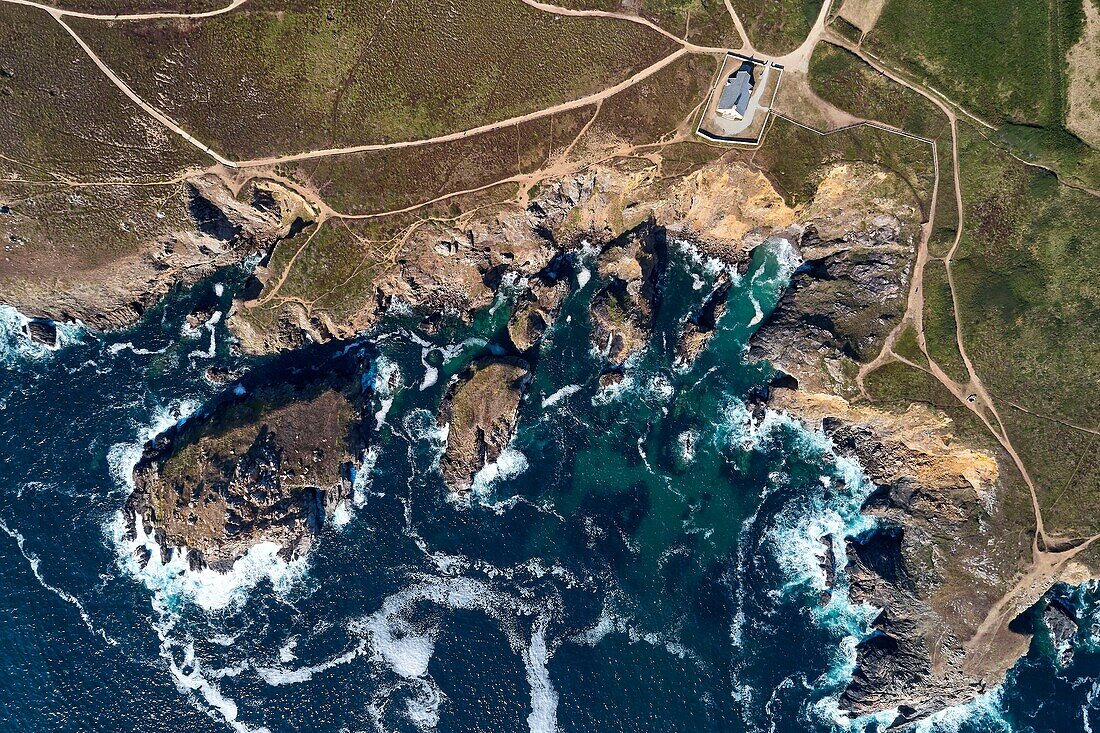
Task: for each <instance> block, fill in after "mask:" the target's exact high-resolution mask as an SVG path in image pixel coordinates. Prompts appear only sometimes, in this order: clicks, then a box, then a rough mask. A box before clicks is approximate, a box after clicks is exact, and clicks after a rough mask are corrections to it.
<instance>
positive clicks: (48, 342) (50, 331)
mask: <svg viewBox="0 0 1100 733" xmlns="http://www.w3.org/2000/svg"><path fill="white" fill-rule="evenodd" d="M27 336H28V338H30V340H31V341H36V342H38V343H40V344H43V345H45V346H48V347H50V348H51V349H52V348H55V347H56V346H57V326H55V325H54V323H53V322H52V321H47V320H45V319H42V318H32V319H31V320H30V322H29V323H27Z"/></svg>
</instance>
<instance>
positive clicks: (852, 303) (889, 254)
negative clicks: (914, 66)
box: [749, 164, 921, 394]
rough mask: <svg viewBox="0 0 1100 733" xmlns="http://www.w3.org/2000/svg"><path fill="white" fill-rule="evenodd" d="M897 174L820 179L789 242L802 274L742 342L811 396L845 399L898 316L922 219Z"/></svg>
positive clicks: (853, 170)
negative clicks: (833, 394) (826, 394)
mask: <svg viewBox="0 0 1100 733" xmlns="http://www.w3.org/2000/svg"><path fill="white" fill-rule="evenodd" d="M903 187H904V184H903V182H902V181H901V180H900V179H899V178H898V177H897V176H895V175H893V174H890V173H887V172H885V171H883V170H880V169H877V168H874V167H872V166H867V165H862V164H861V165H852V164H842V165H837V166H833V167H831V168H829V169H828V170H826V171H825V172H824V173H823V175H822V180H821V182H820V183H819V185H818V188H817V191H816V193H815V195H814V198H813V200H812V201H811V202H810V204H809V205H808V206H807V207H806V209H805V210H804V211H801V212H799V221H800V222H802V230H801V234H800V235H798V236H797V237H796V238H793V239H791V241H792V242H794V243H795V244H796V245H797V248H798V250H799V253H800V255H801V258H802V261H803V265H802V266H801V267H800V268H799V269H798V270H796V271H795V273H794V274H793V275H792V277H791V285H790V287H789V288H788V289H787V290H786V291H785V292H784V294H783V296H782V298H781V299H780V301H779V303H778V304H777V305H776V307H775V309H774V310H773V311H772V313H771V314H770V315H769V316H768V317H767V318H766V319H765V320H764V322H763V324H761V326H760V328H759V329H758V330H757V331H756V333H755V334H753V337H752V339H751V340H750V342H749V355H750V356H751V357H753V358H757V359H768V360H769V361H771V363H772V364H773V365H774V366H776V367H778V368H779V369H781V370H783V371H784V372H785V373H787V374H789V375H790V376H792V377H794V378H795V379H797V380H798V383H799V384H800V385H802V386H803V387H804V388H805V389H808V390H810V391H812V392H833V391H836V392H837V393H839V394H846V393H849V392H850V390H851V388H852V381H853V379H854V375H855V372H856V371H857V370H858V365H859V363H861V362H863V361H869V360H870V359H871V358H873V357H874V356H875V355H876V354H877V351H878V349H879V348H881V345H882V343H883V341H884V339H885V337H886V335H887V334H888V333H889V332H890V331H891V329H893V327H894V326H895V325H896V324H897V323H898V321H899V320H900V319H901V317H902V315H903V314H904V313H905V306H906V299H907V296H908V290H909V279H910V276H911V273H912V267H913V260H914V257H915V254H916V242H917V239H918V237H919V235H920V222H921V212H920V211H919V210H918V209H917V208H916V207H915V206H914V205H913V203H912V201H913V199H912V197H911V195H908V194H907V193H906V192H905V191H904V190H903Z"/></svg>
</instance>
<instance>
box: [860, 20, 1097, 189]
mask: <svg viewBox="0 0 1100 733" xmlns="http://www.w3.org/2000/svg"><path fill="white" fill-rule="evenodd" d="M1090 1H1091V0H1085V2H1090ZM1084 24H1085V13H1084V6H1083V4H1082V1H1081V0H1054V1H1053V2H1047V1H1046V0H1024V1H1023V2H1014V3H1010V4H1007V5H1006V4H1005V3H1002V2H998V1H997V0H978V1H977V2H968V3H964V4H961V5H960V4H958V3H954V2H948V1H947V0H933V1H932V2H924V1H921V2H917V1H916V0H889V2H887V4H886V7H885V8H884V10H883V12H882V15H881V16H880V18H879V19H878V22H877V24H876V25H875V27H874V29H873V30H872V31H871V32H870V33H868V34H867V35H866V36H865V37H864V38H863V44H862V45H863V48H864V49H865V50H867V51H869V52H870V53H872V54H874V55H875V56H877V57H878V58H880V59H882V60H883V61H884V62H886V63H888V64H889V65H890V66H892V67H894V68H897V69H899V70H901V71H903V72H905V73H906V74H907V75H909V76H910V77H911V78H912V79H913V80H915V81H918V82H920V83H922V84H924V85H926V86H928V87H930V88H932V89H935V90H936V91H938V92H940V93H942V94H943V95H945V96H946V97H947V98H948V99H950V100H952V101H953V102H954V103H956V104H958V105H961V106H962V107H963V108H965V109H966V110H968V111H969V112H972V113H973V114H974V115H976V116H977V117H978V118H980V119H981V120H983V121H984V122H986V123H988V124H989V125H991V126H992V128H993V129H992V130H990V131H988V132H987V134H989V135H990V136H991V137H992V138H994V139H995V140H996V141H997V142H999V143H1000V144H1001V145H1004V146H1007V147H1010V148H1011V149H1013V151H1014V152H1016V153H1017V154H1020V155H1021V156H1023V157H1024V158H1025V159H1027V160H1032V161H1035V162H1038V163H1042V164H1044V165H1047V166H1050V167H1053V168H1055V169H1057V170H1058V172H1059V174H1060V175H1062V176H1064V177H1066V178H1067V179H1068V180H1070V181H1072V182H1075V183H1078V184H1082V185H1089V186H1092V187H1096V186H1097V183H1098V181H1100V159H1098V155H1097V153H1096V151H1095V150H1093V149H1092V148H1090V147H1089V146H1088V145H1087V144H1085V143H1084V142H1083V141H1082V140H1081V139H1080V138H1079V137H1077V136H1076V135H1074V134H1073V133H1071V132H1069V131H1068V130H1067V129H1066V113H1067V107H1068V91H1067V90H1068V84H1069V64H1068V61H1067V55H1068V54H1069V53H1070V51H1071V49H1073V48H1074V46H1075V45H1076V44H1077V43H1078V42H1079V40H1080V38H1081V35H1082V32H1083V30H1084Z"/></svg>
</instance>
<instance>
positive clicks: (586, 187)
mask: <svg viewBox="0 0 1100 733" xmlns="http://www.w3.org/2000/svg"><path fill="white" fill-rule="evenodd" d="M795 216H796V212H795V211H794V210H793V209H791V208H789V207H787V206H786V205H785V204H784V203H783V200H782V198H781V197H780V196H779V194H778V193H777V192H776V191H775V189H774V188H773V187H772V186H771V184H770V183H769V182H768V180H767V178H766V177H765V176H763V175H762V174H761V173H760V172H758V171H754V170H751V169H750V168H748V167H747V166H745V165H743V164H742V163H739V162H737V161H735V160H733V159H732V156H731V157H730V158H723V159H718V160H715V161H713V162H711V163H709V164H707V165H706V166H704V167H703V169H702V170H698V171H695V172H693V173H691V174H690V175H686V176H682V177H677V178H676V179H674V181H669V180H665V179H664V178H663V177H662V176H661V175H660V174H659V173H658V172H657V171H655V170H653V169H648V168H647V169H641V170H634V169H629V167H628V166H626V165H625V164H622V165H614V166H609V165H594V166H592V167H590V168H588V169H586V171H585V172H583V173H579V174H576V175H573V176H568V177H565V178H562V179H559V180H555V181H551V182H548V183H545V184H543V185H542V186H540V187H539V188H538V189H537V191H535V193H534V195H533V196H532V198H531V200H530V202H529V203H528V204H527V205H526V206H525V207H523V208H520V207H518V206H508V205H506V206H502V207H499V208H494V209H492V210H490V211H488V213H481V212H479V213H478V215H477V216H476V217H475V216H467V217H460V220H457V221H454V222H444V221H430V222H425V223H424V224H423V225H422V226H419V227H417V228H416V230H415V231H414V232H412V233H411V235H410V236H409V237H408V238H406V239H404V240H403V242H402V244H401V248H400V250H399V251H398V252H397V253H396V255H395V256H394V257H393V258H392V259H389V260H387V262H386V263H385V264H384V265H380V266H379V269H378V270H377V272H376V274H375V275H374V279H373V282H372V283H371V288H370V289H369V291H368V292H369V294H365V296H364V297H363V298H362V299H361V301H360V302H359V304H358V305H357V306H356V308H355V309H352V310H351V311H349V312H341V313H340V314H339V315H332V314H330V315H331V317H332V323H331V324H329V330H330V331H331V333H332V334H333V335H334V336H336V337H344V338H348V337H351V336H352V335H353V334H355V333H357V332H360V331H362V330H364V329H367V328H369V327H371V326H373V325H376V324H377V323H378V321H379V319H380V318H381V317H382V316H383V315H385V314H386V313H389V312H391V311H393V310H395V309H396V310H404V309H406V308H411V309H412V310H413V311H414V312H417V313H418V314H422V315H424V316H428V314H431V316H430V320H429V321H427V322H426V323H425V326H426V327H427V328H429V329H430V328H436V327H438V325H439V324H440V323H441V321H442V319H443V318H457V319H460V320H462V321H466V322H469V320H470V318H471V317H472V314H473V313H475V312H476V311H478V310H480V309H482V308H485V307H486V306H488V305H489V304H490V303H491V302H492V299H493V297H494V292H493V291H494V289H495V286H496V284H497V283H498V282H500V280H501V276H502V274H503V273H504V272H508V273H511V274H513V275H515V276H516V277H528V278H532V277H534V276H535V275H536V274H537V273H539V272H540V270H543V269H544V268H546V267H547V265H548V264H549V263H551V262H552V261H553V260H554V259H555V258H559V257H560V256H561V255H562V254H563V253H565V252H568V251H570V250H573V249H575V248H576V246H577V245H578V244H580V243H582V242H585V241H587V242H589V243H591V244H594V245H597V246H599V245H602V244H606V243H607V242H609V241H612V240H615V239H616V238H618V237H622V236H623V235H624V234H625V233H629V232H631V231H633V230H635V229H637V228H639V227H644V226H646V225H647V222H648V223H649V226H650V228H657V229H659V230H660V231H661V233H662V238H663V235H664V232H665V231H666V230H667V232H669V233H670V235H671V236H676V237H683V238H684V239H687V240H690V241H691V242H692V243H693V245H695V247H696V249H698V251H699V252H700V254H702V255H704V256H707V257H715V258H718V259H720V260H722V261H723V262H725V263H727V264H731V265H735V264H738V263H740V262H741V261H743V260H744V259H745V257H746V255H747V252H748V251H749V250H750V249H751V247H753V246H755V245H756V244H759V243H760V242H761V241H763V239H764V238H765V237H766V236H767V235H768V234H769V233H772V232H774V231H778V230H784V231H785V230H786V228H787V227H790V226H791V225H792V223H793V222H794V218H795ZM291 246H293V245H291ZM662 246H663V244H662ZM279 274H281V273H273V272H268V271H267V270H265V269H262V268H261V269H260V270H258V282H260V283H271V282H272V281H273V280H274V279H275V278H276V277H278V275H279ZM635 295H636V294H632V295H630V296H629V297H627V298H626V300H625V301H624V302H627V303H632V302H633V298H634V297H635ZM242 297H243V300H245V301H247V300H252V301H255V300H258V299H260V298H261V292H260V291H259V290H252V291H249V292H248V293H247V294H245V295H244V296H242ZM605 304H606V301H605ZM521 306H522V304H521ZM275 307H281V306H275ZM530 310H531V306H522V307H521V310H520V313H519V314H517V317H516V322H515V323H514V324H513V326H514V330H515V336H516V339H517V343H516V346H517V348H519V349H520V350H521V351H523V350H525V348H524V347H527V346H533V345H534V342H535V341H537V338H536V334H537V333H538V331H539V329H540V328H543V327H544V326H543V324H542V323H540V321H543V322H547V319H546V318H545V317H544V316H545V314H544V313H537V314H532V313H531V312H530ZM247 316H248V311H247V310H246V309H244V308H240V307H236V308H234V309H233V311H232V312H231V313H230V316H229V326H230V328H231V330H232V331H233V332H234V334H235V335H236V336H237V338H238V339H239V340H240V343H241V345H242V349H243V350H245V351H248V352H256V353H266V352H271V351H278V350H281V349H287V348H293V347H294V346H295V344H297V343H300V342H301V339H303V338H306V337H307V335H308V337H309V338H311V339H316V338H317V336H318V334H317V333H315V332H313V331H310V330H309V329H308V328H307V329H306V330H304V331H302V330H300V329H298V327H297V326H296V325H295V324H296V323H298V322H299V321H301V320H302V319H297V318H293V319H291V318H285V317H282V316H281V315H278V316H276V317H271V316H270V315H269V316H268V317H267V318H265V319H255V320H254V319H250V318H249V317H247ZM528 316H530V322H529V323H526V322H523V321H522V320H521V319H525V318H527V317H528ZM641 318H642V320H643V321H644V317H641ZM305 320H306V321H308V319H305ZM303 326H304V323H303ZM296 330H297V332H296ZM647 330H648V329H641V331H642V332H644V331H647ZM633 335H638V334H633ZM601 348H602V346H601Z"/></svg>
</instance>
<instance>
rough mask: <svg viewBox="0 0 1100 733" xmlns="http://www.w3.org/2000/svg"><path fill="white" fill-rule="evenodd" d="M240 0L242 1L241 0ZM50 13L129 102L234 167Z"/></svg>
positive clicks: (219, 160)
mask: <svg viewBox="0 0 1100 733" xmlns="http://www.w3.org/2000/svg"><path fill="white" fill-rule="evenodd" d="M3 1H4V2H13V3H18V4H25V3H24V2H23V0H3ZM241 1H242V2H243V0H241ZM50 15H53V17H54V19H55V20H56V21H57V22H58V23H59V24H60V25H61V27H62V28H64V29H65V30H66V31H67V32H68V34H69V35H70V36H72V37H73V40H74V41H76V43H77V45H78V46H80V48H81V49H82V50H83V51H84V53H85V54H87V55H88V58H90V59H91V60H92V62H93V63H94V64H95V65H96V66H98V67H99V70H100V71H102V72H103V74H104V76H106V77H107V78H108V79H110V80H111V83H112V84H114V85H115V86H116V87H118V89H119V91H121V92H122V93H123V94H125V95H126V96H127V97H128V98H129V99H130V101H131V102H133V103H134V104H136V105H137V106H138V107H140V108H141V109H142V110H143V111H144V112H145V113H146V114H148V115H149V116H150V117H152V118H153V119H155V120H156V121H157V122H159V123H160V124H162V125H164V126H165V127H167V128H168V129H169V130H171V131H172V132H174V133H176V134H177V135H179V136H180V137H181V138H183V139H184V140H185V141H187V142H188V143H189V144H191V145H193V146H195V147H196V148H198V149H199V150H201V151H202V152H204V153H206V154H207V155H209V156H210V157H211V158H213V159H214V160H216V161H218V162H219V163H221V164H222V165H224V166H228V167H230V168H236V167H237V164H236V163H234V162H233V161H231V160H229V159H228V158H226V157H224V156H222V155H221V154H219V153H218V152H216V151H215V150H213V149H212V148H211V147H210V146H208V145H207V144H206V143H204V142H201V141H200V140H198V138H196V137H195V136H193V135H192V134H191V133H189V132H187V130H184V129H183V128H182V127H180V126H179V124H178V123H177V122H176V121H175V120H173V119H172V118H171V117H169V116H168V115H166V114H164V113H163V112H161V111H160V110H159V109H157V108H156V107H154V106H153V105H151V104H148V103H146V101H145V100H144V99H142V98H141V97H139V96H138V95H137V92H135V91H134V90H133V89H131V88H130V87H129V86H128V85H127V84H126V82H124V81H122V79H120V78H118V76H117V75H116V74H115V72H113V71H111V68H110V67H109V66H107V64H105V63H103V60H102V59H100V58H99V56H97V55H96V53H95V51H93V50H92V48H91V46H89V45H88V44H87V43H85V42H84V39H83V38H81V37H80V36H79V35H77V33H76V31H74V30H73V29H72V28H70V27H69V25H68V24H67V23H66V22H65V21H64V20H62V17H61V16H60V15H57V14H56V13H55V12H51V13H50Z"/></svg>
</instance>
